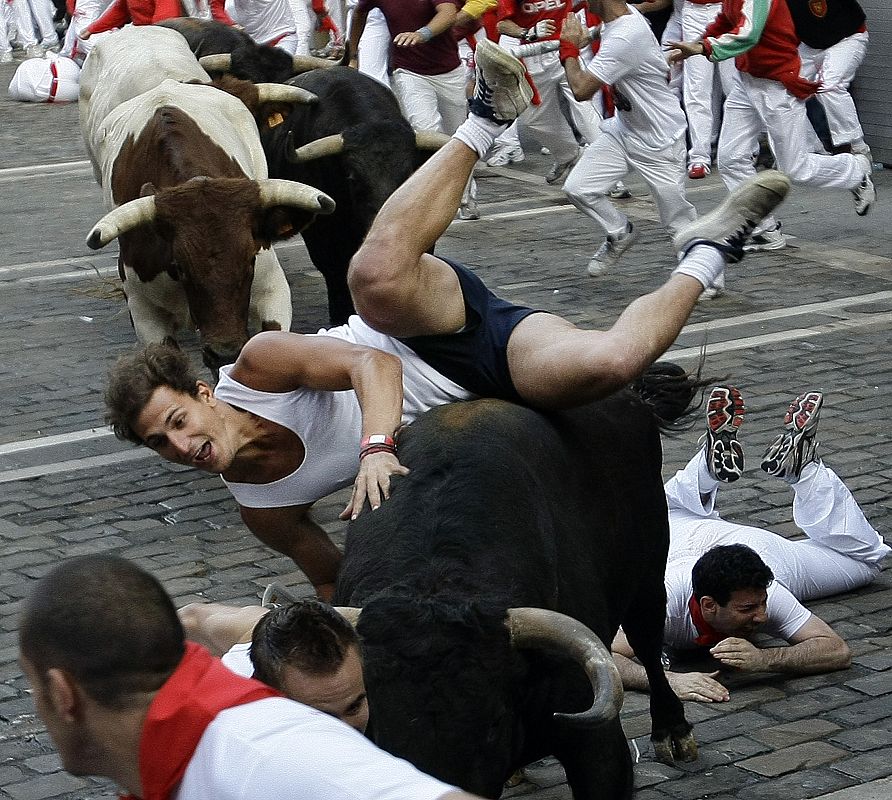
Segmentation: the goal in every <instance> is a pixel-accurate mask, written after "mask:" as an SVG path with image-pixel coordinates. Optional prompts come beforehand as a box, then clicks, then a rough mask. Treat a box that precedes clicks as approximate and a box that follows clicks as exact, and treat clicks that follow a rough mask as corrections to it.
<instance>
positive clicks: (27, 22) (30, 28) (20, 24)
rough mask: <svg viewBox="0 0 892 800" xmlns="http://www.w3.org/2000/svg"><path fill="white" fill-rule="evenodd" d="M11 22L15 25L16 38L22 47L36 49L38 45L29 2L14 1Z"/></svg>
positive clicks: (24, 0)
mask: <svg viewBox="0 0 892 800" xmlns="http://www.w3.org/2000/svg"><path fill="white" fill-rule="evenodd" d="M9 20H11V21H12V22H14V23H15V27H16V36H17V39H18V41H19V43H20V44H21V45H22V47H34V46H35V45H36V44H37V37H36V36H35V35H34V24H33V22H32V21H31V9H30V8H29V7H28V0H12V3H11V4H10V8H9Z"/></svg>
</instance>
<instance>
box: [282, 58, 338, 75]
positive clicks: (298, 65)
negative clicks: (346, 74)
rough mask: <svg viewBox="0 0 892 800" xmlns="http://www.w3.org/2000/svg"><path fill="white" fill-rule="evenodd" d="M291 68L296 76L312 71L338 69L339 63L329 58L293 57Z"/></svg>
mask: <svg viewBox="0 0 892 800" xmlns="http://www.w3.org/2000/svg"><path fill="white" fill-rule="evenodd" d="M291 59H292V60H291V66H292V68H293V69H294V72H295V74H296V73H299V72H309V71H310V70H311V69H331V67H337V66H338V62H337V61H329V60H328V59H327V58H316V57H315V56H292V57H291Z"/></svg>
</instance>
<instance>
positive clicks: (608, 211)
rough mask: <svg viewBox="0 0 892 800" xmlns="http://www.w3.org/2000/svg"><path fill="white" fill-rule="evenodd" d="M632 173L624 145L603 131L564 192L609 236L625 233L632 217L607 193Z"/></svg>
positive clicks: (585, 152)
mask: <svg viewBox="0 0 892 800" xmlns="http://www.w3.org/2000/svg"><path fill="white" fill-rule="evenodd" d="M628 172H629V160H628V156H627V155H626V149H625V147H624V146H623V143H622V142H620V141H619V139H617V138H615V137H613V136H611V135H610V134H609V133H603V132H602V133H601V134H600V135H599V136H598V138H597V139H595V141H594V142H592V143H591V144H590V145H589V146H588V147H586V148H585V149H584V150H583V151H582V156H581V157H580V159H579V161H577V162H576V164H575V166H574V167H573V169H572V170H571V171H570V174H569V175H568V176H567V180H566V181H564V193H565V194H566V195H567V197H568V198H569V200H570V202H571V203H572V204H573V205H574V206H576V208H578V209H579V210H580V211H582V213H583V214H586V215H588V216H589V217H591V218H592V219H593V220H594V221H595V222H597V223H598V224H599V225H600V226H601V227H602V228H603V229H604V231H605V232H606V233H610V234H617V233H622V232H623V231H624V230H625V229H626V225H627V224H628V222H629V218H628V217H627V216H626V215H625V214H623V213H622V212H621V211H620V210H619V209H617V208H616V206H614V205H613V203H611V202H610V201H609V200H608V199H607V192H608V191H609V190H610V188H611V187H612V186H613V185H614V184H615V183H616V182H617V181H618V180H622V179H623V178H624V177H625V176H626V175H627V174H628Z"/></svg>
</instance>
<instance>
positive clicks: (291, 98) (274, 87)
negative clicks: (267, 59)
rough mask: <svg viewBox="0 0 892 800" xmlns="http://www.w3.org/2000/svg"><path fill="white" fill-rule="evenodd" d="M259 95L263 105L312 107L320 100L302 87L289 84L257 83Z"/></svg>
mask: <svg viewBox="0 0 892 800" xmlns="http://www.w3.org/2000/svg"><path fill="white" fill-rule="evenodd" d="M254 85H255V86H256V87H257V93H258V94H259V95H260V102H261V103H292V104H296V103H301V104H303V105H312V104H313V103H318V102H319V98H318V97H316V95H314V94H313V93H312V92H308V91H307V90H306V89H301V88H300V86H289V85H288V84H287V83H256V84H254Z"/></svg>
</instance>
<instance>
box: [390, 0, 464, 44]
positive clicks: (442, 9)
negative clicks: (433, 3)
mask: <svg viewBox="0 0 892 800" xmlns="http://www.w3.org/2000/svg"><path fill="white" fill-rule="evenodd" d="M457 14H458V9H457V8H456V7H455V5H453V4H452V3H440V4H439V5H438V6H437V10H436V11H435V12H434V16H433V17H431V20H430V22H428V23H427V25H425V27H426V28H427V29H428V30H429V31H430V36H428V37H424V36H422V35H421V34H420V33H418V31H406V32H405V33H398V34H397V35H396V36H394V37H393V43H394V44H395V45H396V46H397V47H415V46H416V45H419V44H425V43H426V42H429V41H430V40H431V39H432V38H433V37H434V36H439V35H440V34H441V33H443V32H444V31H448V30H449V29H450V28H451V27H452V26H453V25H454V24H455V20H456V16H457Z"/></svg>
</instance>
